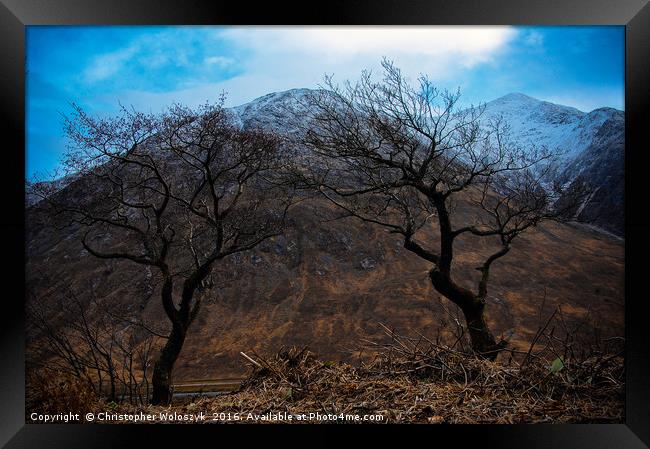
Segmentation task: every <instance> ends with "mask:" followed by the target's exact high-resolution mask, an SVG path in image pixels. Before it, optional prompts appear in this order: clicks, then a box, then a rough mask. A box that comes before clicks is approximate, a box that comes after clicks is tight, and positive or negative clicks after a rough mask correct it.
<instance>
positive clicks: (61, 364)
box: [27, 289, 164, 404]
mask: <svg viewBox="0 0 650 449" xmlns="http://www.w3.org/2000/svg"><path fill="white" fill-rule="evenodd" d="M27 313H28V318H29V320H28V323H29V326H30V328H29V334H30V338H32V339H37V340H38V341H39V342H40V343H39V344H38V345H32V352H31V353H30V357H29V359H30V360H29V365H30V366H31V367H32V368H33V369H35V370H45V371H46V372H47V373H48V374H50V375H55V376H57V375H60V374H70V375H72V376H73V377H75V378H77V379H79V380H81V381H83V382H85V383H86V384H87V385H88V386H89V387H90V388H91V389H92V391H93V392H94V393H95V395H96V396H97V397H106V399H107V400H108V401H113V402H120V401H123V400H128V401H129V402H131V403H132V404H134V403H140V404H143V403H144V402H145V401H147V400H148V396H149V389H150V386H149V378H150V377H151V375H150V373H149V371H150V370H149V366H150V364H151V358H152V357H151V355H152V354H151V351H152V348H153V347H154V340H155V338H156V337H161V335H158V334H157V333H156V332H155V331H152V330H151V329H150V328H149V327H148V326H147V325H146V324H144V322H143V321H142V320H135V318H134V317H129V316H124V315H121V314H117V313H115V311H113V310H111V309H110V307H109V306H108V305H106V304H101V303H100V302H99V301H98V300H97V298H95V297H92V298H91V299H90V301H88V302H84V301H82V299H81V298H80V297H79V295H77V294H76V293H75V292H73V291H72V290H70V289H68V290H66V291H65V292H63V293H62V294H61V293H57V294H56V295H54V297H49V296H43V297H34V296H33V295H32V297H30V300H29V302H28V305H27ZM125 324H126V325H125ZM163 337H164V336H163Z"/></svg>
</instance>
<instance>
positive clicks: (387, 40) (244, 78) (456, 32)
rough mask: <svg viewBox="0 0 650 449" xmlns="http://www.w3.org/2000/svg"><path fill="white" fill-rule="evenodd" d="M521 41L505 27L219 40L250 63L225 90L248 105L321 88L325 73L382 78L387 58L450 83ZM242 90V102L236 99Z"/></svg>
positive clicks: (291, 31) (263, 32) (281, 30)
mask: <svg viewBox="0 0 650 449" xmlns="http://www.w3.org/2000/svg"><path fill="white" fill-rule="evenodd" d="M516 34H517V32H516V31H515V29H513V28H510V27H505V26H496V27H488V26H481V27H462V26H461V27H450V26H438V27H433V26H427V27H412V26H409V27H398V26H390V27H388V26H373V27H333V26H330V27H276V26H272V27H233V28H228V29H225V30H223V31H221V32H220V33H219V35H220V37H222V38H224V39H226V40H227V41H228V42H229V43H230V44H231V45H232V46H233V47H235V48H239V49H241V50H243V51H245V52H246V53H247V57H246V58H245V60H244V62H243V64H244V67H243V68H244V70H243V74H242V75H241V76H239V77H237V78H234V79H231V80H228V81H225V82H224V83H222V85H223V87H224V89H226V90H227V91H228V92H230V93H231V97H232V99H233V101H234V100H235V97H240V96H245V98H241V100H244V101H248V100H250V99H253V98H255V97H256V96H259V95H263V94H265V93H268V92H272V91H277V90H284V89H290V88H293V87H315V86H316V85H318V84H319V83H321V82H322V80H323V75H324V74H326V73H327V74H334V76H335V79H337V80H340V81H342V80H345V79H357V78H358V77H359V74H360V72H361V71H362V70H363V69H367V68H370V69H373V70H375V71H378V70H379V62H380V61H381V58H382V57H387V58H389V59H392V60H394V61H395V63H396V64H397V65H398V66H399V67H400V68H401V69H402V71H403V73H405V74H406V75H407V76H409V77H413V78H414V77H417V76H419V75H420V74H426V75H428V76H430V77H431V78H433V79H435V80H442V79H445V80H449V79H453V78H454V77H456V76H457V75H458V74H459V73H460V72H462V71H464V70H466V69H468V68H471V67H474V66H476V65H477V64H482V63H488V62H491V61H493V60H494V58H495V56H496V55H498V54H499V52H500V51H502V50H504V49H505V48H506V47H507V44H508V43H509V42H510V41H511V40H512V39H513V38H514V37H515V36H516ZM240 89H243V91H242V93H243V94H244V95H240V94H239V93H237V92H236V91H237V90H240ZM232 94H234V96H233V95H232Z"/></svg>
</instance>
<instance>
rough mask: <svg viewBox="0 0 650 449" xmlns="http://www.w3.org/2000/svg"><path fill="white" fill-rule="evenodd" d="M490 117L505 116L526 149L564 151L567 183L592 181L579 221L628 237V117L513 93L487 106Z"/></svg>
mask: <svg viewBox="0 0 650 449" xmlns="http://www.w3.org/2000/svg"><path fill="white" fill-rule="evenodd" d="M484 114H485V118H487V119H495V118H498V117H502V118H503V120H504V121H505V122H506V123H507V124H508V125H509V127H510V130H511V136H512V138H513V140H514V141H516V142H517V143H518V144H519V145H521V146H522V148H526V147H530V146H538V147H542V146H546V147H548V148H549V149H551V150H556V149H558V150H560V151H561V152H562V153H563V157H562V159H561V161H562V166H561V168H560V173H559V175H560V180H561V181H562V183H563V184H571V183H573V182H586V183H587V184H588V185H589V192H590V195H589V196H588V197H587V199H586V201H585V203H584V204H582V205H581V206H580V208H579V209H578V210H577V211H576V217H575V218H576V219H577V220H578V221H583V222H587V223H591V224H594V225H596V226H598V227H600V228H602V229H605V230H607V231H609V232H612V233H614V234H616V235H619V236H622V235H624V221H623V218H624V193H625V177H624V165H625V135H624V134H625V114H624V113H623V111H619V110H617V109H613V108H599V109H595V110H593V111H591V112H589V113H586V112H582V111H579V110H577V109H575V108H572V107H569V106H561V105H557V104H554V103H549V102H547V101H541V100H537V99H535V98H532V97H529V96H527V95H524V94H521V93H513V94H508V95H506V96H504V97H501V98H498V99H496V100H494V101H491V102H489V103H487V104H486V105H485V113H484Z"/></svg>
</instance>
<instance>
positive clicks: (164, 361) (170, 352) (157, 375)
mask: <svg viewBox="0 0 650 449" xmlns="http://www.w3.org/2000/svg"><path fill="white" fill-rule="evenodd" d="M186 331H187V329H185V328H184V327H183V326H181V325H177V324H174V325H173V327H172V331H171V332H170V334H169V337H168V338H167V343H165V346H164V347H163V348H162V351H160V355H159V357H158V360H156V363H155V364H154V368H153V376H152V380H151V383H152V386H153V393H152V397H151V403H152V404H153V405H168V404H170V403H171V401H172V389H171V388H172V371H173V369H174V364H175V363H176V359H178V356H179V354H180V353H181V349H182V348H183V342H184V341H185V334H186Z"/></svg>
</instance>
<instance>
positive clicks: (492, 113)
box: [27, 88, 625, 236]
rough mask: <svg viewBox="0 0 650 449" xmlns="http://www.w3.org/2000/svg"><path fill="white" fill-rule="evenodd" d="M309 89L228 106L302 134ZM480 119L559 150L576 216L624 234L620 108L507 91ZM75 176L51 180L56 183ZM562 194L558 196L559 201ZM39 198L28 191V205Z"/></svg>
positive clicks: (524, 142) (268, 125) (245, 118)
mask: <svg viewBox="0 0 650 449" xmlns="http://www.w3.org/2000/svg"><path fill="white" fill-rule="evenodd" d="M313 92H314V91H313V90H310V89H305V88H302V89H291V90H287V91H283V92H274V93H270V94H267V95H264V96H262V97H259V98H257V99H255V100H253V101H251V102H249V103H246V104H243V105H240V106H236V107H233V108H230V111H231V112H232V113H233V116H234V118H235V120H236V121H237V122H238V123H239V124H240V126H242V127H262V128H265V129H269V130H273V131H276V132H278V133H281V134H283V135H287V136H294V137H295V136H297V135H298V134H300V133H301V129H300V123H298V122H297V121H296V117H301V116H306V115H307V114H308V113H309V110H308V108H309V106H308V104H309V100H308V96H309V95H310V94H311V93H313ZM481 119H482V120H485V121H488V120H494V119H502V120H504V121H505V123H506V124H507V125H508V127H509V129H510V134H511V138H512V139H513V140H514V141H515V142H516V143H517V144H519V145H520V146H521V147H522V148H524V149H526V148H532V147H538V148H539V147H547V148H548V149H550V150H552V151H556V150H559V152H560V153H561V154H562V157H561V158H560V162H561V166H560V170H559V178H560V180H561V182H562V184H565V185H570V184H571V183H574V182H578V183H583V182H584V183H586V184H587V185H588V191H589V195H588V196H587V198H586V200H585V202H584V203H583V204H582V205H580V207H579V208H578V209H577V210H576V212H575V219H576V220H577V221H581V222H585V223H590V224H592V225H595V226H596V227H598V228H600V229H603V230H606V231H608V232H611V233H613V234H615V235H618V236H623V235H624V225H625V224H624V215H625V214H624V193H625V181H624V180H625V178H624V157H625V136H624V131H625V121H624V113H623V111H619V110H617V109H613V108H600V109H595V110H593V111H591V112H589V113H586V112H582V111H579V110H578V109H576V108H573V107H570V106H562V105H558V104H554V103H550V102H547V101H542V100H538V99H535V98H532V97H530V96H528V95H525V94H522V93H511V94H508V95H505V96H503V97H501V98H498V99H496V100H493V101H490V102H488V103H486V104H485V111H484V113H483V116H482V118H481ZM72 179H74V177H71V176H68V177H66V178H62V179H60V180H57V181H54V182H55V183H56V184H57V188H62V187H63V186H65V185H67V183H68V182H69V180H72ZM561 200H562V199H560V201H561ZM36 201H37V198H35V197H34V196H33V195H31V194H30V193H29V189H28V192H27V204H28V205H30V204H33V203H34V202H36Z"/></svg>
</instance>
